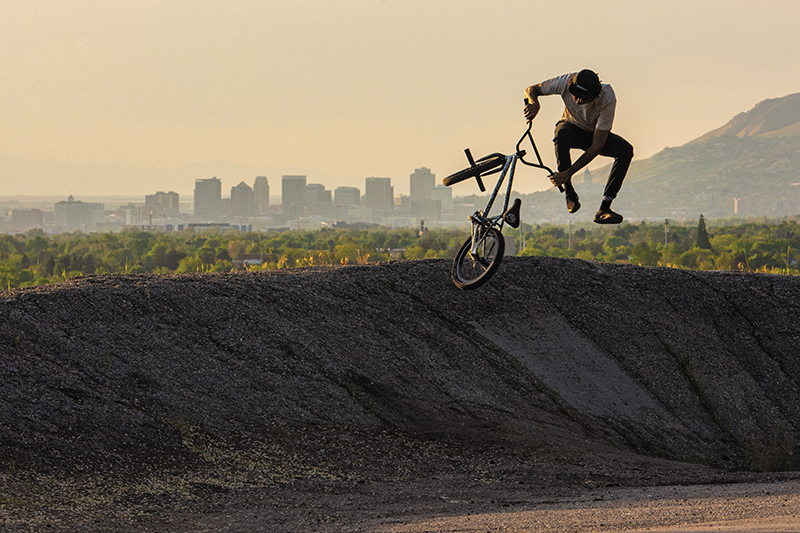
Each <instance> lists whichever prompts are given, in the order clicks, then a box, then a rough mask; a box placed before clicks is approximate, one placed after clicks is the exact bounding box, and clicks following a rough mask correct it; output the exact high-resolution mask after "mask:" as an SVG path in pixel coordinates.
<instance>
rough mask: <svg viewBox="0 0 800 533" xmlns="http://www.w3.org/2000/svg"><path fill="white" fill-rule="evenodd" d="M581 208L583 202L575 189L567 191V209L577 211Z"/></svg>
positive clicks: (572, 211) (571, 211)
mask: <svg viewBox="0 0 800 533" xmlns="http://www.w3.org/2000/svg"><path fill="white" fill-rule="evenodd" d="M580 208H581V203H580V201H579V200H578V193H576V192H575V191H572V192H571V193H570V192H567V211H569V212H570V213H576V212H577V211H578V209H580Z"/></svg>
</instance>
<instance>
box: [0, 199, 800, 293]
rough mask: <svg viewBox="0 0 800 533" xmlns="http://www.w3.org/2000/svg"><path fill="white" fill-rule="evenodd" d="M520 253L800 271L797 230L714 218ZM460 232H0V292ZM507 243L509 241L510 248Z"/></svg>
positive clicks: (388, 250) (401, 250)
mask: <svg viewBox="0 0 800 533" xmlns="http://www.w3.org/2000/svg"><path fill="white" fill-rule="evenodd" d="M504 233H505V235H506V236H507V238H509V237H513V238H514V244H515V247H516V248H515V249H516V251H517V255H527V256H530V255H536V256H552V257H570V258H577V259H585V260H589V261H598V262H606V263H626V264H634V265H641V266H664V267H674V268H687V269H697V270H748V271H758V272H771V273H782V274H795V275H796V274H800V271H798V259H800V226H798V223H797V220H788V219H787V220H784V221H782V222H770V221H766V220H765V221H759V222H741V221H739V222H735V223H729V222H726V221H717V222H716V223H715V224H711V225H707V224H706V221H705V220H704V218H703V217H702V215H701V216H700V220H699V221H698V223H696V224H672V223H668V222H667V221H665V222H664V223H661V224H653V223H646V222H641V223H635V224H634V223H632V224H624V225H622V226H618V227H597V226H595V225H592V224H587V225H581V226H576V227H575V228H570V227H567V226H557V225H528V224H524V223H523V224H522V225H521V226H520V228H518V229H512V228H506V229H505V231H504ZM467 235H468V232H467V230H466V229H464V228H427V229H425V230H423V231H420V230H419V229H418V228H399V229H387V228H369V229H352V228H351V229H327V228H326V229H321V230H314V231H268V232H252V233H246V234H243V233H239V232H236V231H230V232H220V233H211V232H197V233H195V232H192V231H182V232H173V233H148V232H142V231H125V232H121V233H81V232H74V233H63V234H59V235H46V234H44V232H42V231H41V230H31V231H29V232H27V233H25V234H4V235H0V290H2V289H11V288H17V287H26V286H32V285H40V284H46V283H55V282H59V281H64V280H66V279H68V278H70V277H74V276H81V275H89V274H107V273H134V274H135V273H155V274H184V273H190V272H228V271H230V270H233V269H237V268H248V269H251V270H253V269H255V270H262V269H263V270H275V269H281V268H293V267H302V266H318V265H345V264H364V263H375V262H381V261H388V260H392V259H401V260H413V259H423V258H452V257H453V256H454V255H455V253H456V251H457V250H458V248H459V247H460V246H461V244H462V243H463V242H464V240H465V239H466V237H467ZM508 249H510V245H507V251H508Z"/></svg>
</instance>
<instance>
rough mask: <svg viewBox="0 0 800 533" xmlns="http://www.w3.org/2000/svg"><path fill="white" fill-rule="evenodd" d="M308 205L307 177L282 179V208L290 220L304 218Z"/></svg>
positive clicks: (284, 177)
mask: <svg viewBox="0 0 800 533" xmlns="http://www.w3.org/2000/svg"><path fill="white" fill-rule="evenodd" d="M305 205H306V177H305V176H283V177H282V179H281V207H282V208H283V214H284V215H286V216H288V217H289V218H290V219H295V218H300V217H302V216H303V212H304V208H305Z"/></svg>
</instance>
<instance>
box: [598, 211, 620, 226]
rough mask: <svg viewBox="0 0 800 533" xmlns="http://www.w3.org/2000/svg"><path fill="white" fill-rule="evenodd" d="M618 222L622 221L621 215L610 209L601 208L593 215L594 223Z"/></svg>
mask: <svg viewBox="0 0 800 533" xmlns="http://www.w3.org/2000/svg"><path fill="white" fill-rule="evenodd" d="M620 222H622V215H620V214H619V213H615V212H614V211H612V210H611V209H601V210H600V211H598V212H597V213H595V215H594V223H595V224H619V223H620Z"/></svg>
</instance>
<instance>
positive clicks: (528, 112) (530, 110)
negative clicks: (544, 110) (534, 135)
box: [523, 99, 540, 120]
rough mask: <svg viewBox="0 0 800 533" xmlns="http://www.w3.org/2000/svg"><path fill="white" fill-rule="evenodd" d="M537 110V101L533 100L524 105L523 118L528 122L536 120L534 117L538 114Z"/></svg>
mask: <svg viewBox="0 0 800 533" xmlns="http://www.w3.org/2000/svg"><path fill="white" fill-rule="evenodd" d="M529 100H530V99H529ZM539 108H540V106H539V100H534V101H533V102H532V103H530V104H525V109H524V110H523V114H524V115H525V118H526V119H528V120H533V119H534V118H536V115H537V114H538V113H539Z"/></svg>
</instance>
